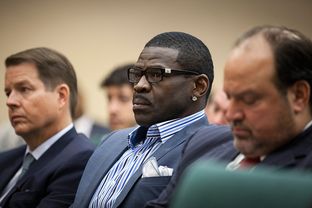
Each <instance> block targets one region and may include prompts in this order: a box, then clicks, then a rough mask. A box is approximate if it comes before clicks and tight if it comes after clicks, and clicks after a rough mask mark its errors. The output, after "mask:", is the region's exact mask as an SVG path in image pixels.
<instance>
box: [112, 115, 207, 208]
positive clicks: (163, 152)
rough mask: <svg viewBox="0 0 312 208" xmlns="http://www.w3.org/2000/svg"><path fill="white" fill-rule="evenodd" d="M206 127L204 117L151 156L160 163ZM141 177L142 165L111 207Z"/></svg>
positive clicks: (120, 200) (116, 204) (119, 200)
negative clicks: (169, 153) (168, 154)
mask: <svg viewBox="0 0 312 208" xmlns="http://www.w3.org/2000/svg"><path fill="white" fill-rule="evenodd" d="M205 125H208V120H207V118H206V117H204V118H202V119H200V120H198V121H196V122H194V123H193V124H191V125H189V126H187V127H185V128H184V129H182V130H181V131H180V132H178V133H177V134H175V135H174V136H173V137H172V138H170V139H169V140H168V141H167V142H165V143H164V144H163V145H161V146H160V147H159V148H158V149H157V150H156V151H155V152H154V153H153V155H152V156H154V157H156V159H157V161H161V158H163V157H164V156H165V155H166V154H167V153H168V152H170V151H171V150H173V149H174V148H176V147H178V146H179V145H182V144H183V143H184V142H185V141H186V140H187V139H189V138H190V137H191V136H192V135H193V134H194V133H195V132H196V131H197V130H198V129H200V128H201V127H203V126H205ZM141 175H142V165H141V166H140V167H139V168H138V170H137V171H136V172H135V173H134V174H133V175H132V176H131V178H130V179H129V181H128V183H127V184H126V186H125V187H124V189H123V190H122V191H121V193H120V195H119V196H118V197H117V199H116V201H115V204H114V206H113V207H118V206H119V205H120V204H121V202H122V201H123V200H124V199H125V197H126V196H127V194H128V193H129V191H130V190H131V188H132V186H133V185H134V184H135V183H136V181H137V180H138V179H139V178H140V177H141Z"/></svg>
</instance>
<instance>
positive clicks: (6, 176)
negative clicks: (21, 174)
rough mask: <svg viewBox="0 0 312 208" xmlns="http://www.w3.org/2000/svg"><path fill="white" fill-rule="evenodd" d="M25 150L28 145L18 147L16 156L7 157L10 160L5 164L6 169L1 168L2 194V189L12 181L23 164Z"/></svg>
mask: <svg viewBox="0 0 312 208" xmlns="http://www.w3.org/2000/svg"><path fill="white" fill-rule="evenodd" d="M25 151H26V145H24V146H23V147H20V148H18V150H17V152H16V153H14V158H13V157H11V158H7V159H8V160H9V162H6V164H4V165H5V166H4V169H3V170H1V177H0V178H1V181H0V194H1V191H2V190H3V189H4V188H5V187H6V185H7V184H8V183H9V182H10V180H11V179H12V178H13V176H14V175H15V174H16V172H17V171H18V169H19V168H20V167H21V166H22V162H23V157H24V155H25ZM12 156H13V155H12ZM15 158H16V159H15Z"/></svg>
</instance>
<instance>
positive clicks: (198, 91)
mask: <svg viewBox="0 0 312 208" xmlns="http://www.w3.org/2000/svg"><path fill="white" fill-rule="evenodd" d="M194 78H195V80H194V88H193V95H194V96H196V97H198V98H199V97H202V96H206V93H207V91H208V88H209V85H210V82H209V79H208V77H207V75H206V74H200V75H197V76H195V77H194Z"/></svg>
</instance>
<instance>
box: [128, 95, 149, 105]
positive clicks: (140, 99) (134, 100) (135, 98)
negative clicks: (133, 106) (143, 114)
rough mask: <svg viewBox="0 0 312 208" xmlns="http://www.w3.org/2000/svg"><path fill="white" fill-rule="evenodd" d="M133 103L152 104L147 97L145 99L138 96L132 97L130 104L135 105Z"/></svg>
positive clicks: (142, 96)
mask: <svg viewBox="0 0 312 208" xmlns="http://www.w3.org/2000/svg"><path fill="white" fill-rule="evenodd" d="M135 102H143V103H145V104H151V103H152V102H151V101H150V100H149V99H148V98H147V97H145V96H144V95H140V94H134V95H133V99H132V103H135Z"/></svg>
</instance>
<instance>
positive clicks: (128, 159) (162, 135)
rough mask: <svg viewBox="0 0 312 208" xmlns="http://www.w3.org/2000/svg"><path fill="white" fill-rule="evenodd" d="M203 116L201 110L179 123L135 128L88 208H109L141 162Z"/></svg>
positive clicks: (171, 121)
mask: <svg viewBox="0 0 312 208" xmlns="http://www.w3.org/2000/svg"><path fill="white" fill-rule="evenodd" d="M204 116H205V114H204V111H203V110H202V111H199V112H197V113H195V114H192V115H190V116H187V117H184V118H181V119H173V120H170V121H165V122H161V123H158V124H155V125H152V126H150V127H149V128H148V129H147V128H146V127H138V128H137V129H135V130H134V131H133V132H131V133H130V134H129V136H128V137H129V140H128V141H129V149H128V150H127V151H126V152H125V153H124V154H123V155H122V156H121V157H120V159H119V160H118V161H117V162H116V163H115V164H114V165H113V166H112V168H111V169H110V170H109V171H108V172H107V174H106V175H105V176H104V178H103V179H102V181H101V183H100V185H99V186H98V188H97V190H96V191H95V193H94V195H93V197H92V199H91V201H90V204H89V208H103V207H107V208H110V207H113V205H114V203H115V201H116V199H117V197H118V196H119V194H120V193H121V191H122V190H123V188H124V187H125V185H126V184H127V182H128V181H129V179H130V178H131V176H132V175H133V174H134V173H135V172H136V171H137V170H138V168H139V167H140V166H141V165H142V164H143V162H144V161H146V160H147V159H148V158H149V157H150V156H151V155H152V154H153V153H154V152H155V151H156V150H157V149H158V148H159V147H160V146H161V144H163V143H165V142H166V141H167V140H168V139H170V138H171V137H172V136H174V134H176V133H177V132H179V131H180V130H182V129H183V128H184V127H186V126H187V125H190V124H192V123H194V122H195V121H197V120H199V119H201V118H203V117H204Z"/></svg>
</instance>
